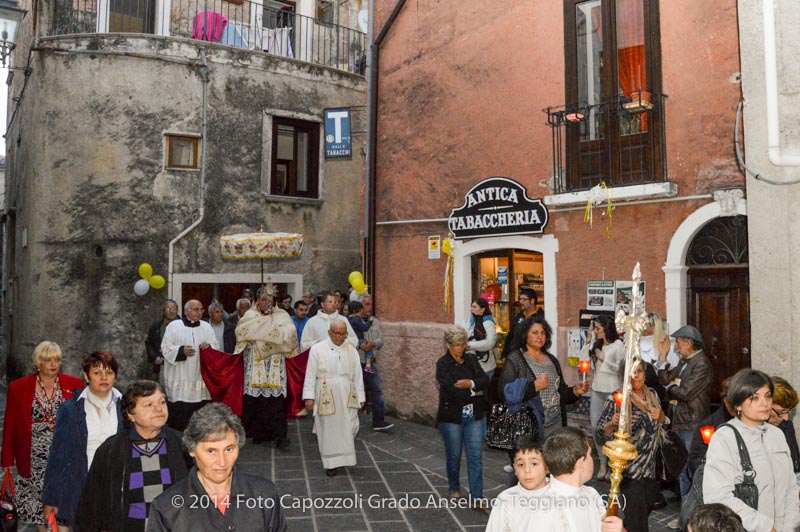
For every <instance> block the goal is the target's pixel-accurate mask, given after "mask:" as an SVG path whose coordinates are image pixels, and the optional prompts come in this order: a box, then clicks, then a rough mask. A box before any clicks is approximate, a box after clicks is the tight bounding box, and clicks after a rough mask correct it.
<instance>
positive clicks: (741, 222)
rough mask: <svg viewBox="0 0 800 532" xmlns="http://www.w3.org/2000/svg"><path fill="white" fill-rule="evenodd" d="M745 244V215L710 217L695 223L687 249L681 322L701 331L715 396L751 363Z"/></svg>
mask: <svg viewBox="0 0 800 532" xmlns="http://www.w3.org/2000/svg"><path fill="white" fill-rule="evenodd" d="M747 243H748V240H747V217H746V216H743V215H737V216H727V217H721V218H715V219H713V220H711V221H709V222H707V223H706V224H705V225H703V227H701V228H700V230H699V231H698V232H697V234H696V235H695V236H694V238H693V239H692V241H691V243H690V245H689V249H688V251H687V254H686V266H687V268H688V269H687V272H686V273H687V305H686V310H687V316H686V322H687V323H689V324H690V325H694V326H695V327H697V328H698V329H699V330H700V331H701V332H702V334H703V346H704V351H705V354H706V356H708V358H709V360H711V363H712V365H713V367H714V387H713V389H712V399H713V400H715V401H718V400H719V389H720V383H721V382H722V380H723V379H725V378H726V377H729V376H731V375H733V374H734V373H736V372H737V371H738V370H740V369H742V368H747V367H750V301H749V284H750V283H749V268H748V245H747Z"/></svg>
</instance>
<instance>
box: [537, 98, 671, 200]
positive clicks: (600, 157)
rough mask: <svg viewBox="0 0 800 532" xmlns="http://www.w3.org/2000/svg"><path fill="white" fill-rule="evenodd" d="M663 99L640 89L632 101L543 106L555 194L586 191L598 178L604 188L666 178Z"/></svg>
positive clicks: (617, 100)
mask: <svg viewBox="0 0 800 532" xmlns="http://www.w3.org/2000/svg"><path fill="white" fill-rule="evenodd" d="M665 98H666V95H663V94H653V95H650V94H649V93H646V92H644V91H642V92H641V93H637V94H636V95H635V96H634V97H633V98H630V99H628V98H617V99H613V100H609V101H605V102H601V103H597V104H593V105H566V106H561V107H555V108H553V107H548V108H547V109H545V110H544V111H545V112H546V113H547V123H548V125H549V126H550V128H551V132H552V150H553V176H554V177H555V182H554V184H553V193H555V194H559V193H563V192H575V191H579V190H588V189H590V188H592V187H593V186H595V185H597V184H599V183H600V182H601V181H604V182H605V183H606V184H607V185H608V186H628V185H639V184H644V183H656V182H661V181H666V179H667V171H666V150H665V136H664V101H665Z"/></svg>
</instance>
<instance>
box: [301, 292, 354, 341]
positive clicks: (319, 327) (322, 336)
mask: <svg viewBox="0 0 800 532" xmlns="http://www.w3.org/2000/svg"><path fill="white" fill-rule="evenodd" d="M336 308H337V307H336V296H334V295H333V294H331V293H330V292H326V293H324V294H322V308H321V309H320V311H319V312H317V313H316V315H315V316H314V317H312V318H310V319H309V320H308V322H306V326H305V327H303V336H302V337H301V338H300V350H301V351H305V350H306V349H308V348H309V347H311V346H312V345H314V344H316V343H317V342H323V341H325V340H327V339H328V330H329V329H330V327H331V323H333V322H335V321H338V322H341V323H343V324H344V325H345V327H347V343H349V344H350V345H352V346H353V347H358V336H356V332H355V331H354V330H353V326H352V325H350V322H349V321H347V318H345V317H344V316H342V315H341V314H339V311H338V310H336Z"/></svg>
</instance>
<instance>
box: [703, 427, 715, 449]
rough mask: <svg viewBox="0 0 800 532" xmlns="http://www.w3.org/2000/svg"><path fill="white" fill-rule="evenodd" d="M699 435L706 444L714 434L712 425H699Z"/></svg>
mask: <svg viewBox="0 0 800 532" xmlns="http://www.w3.org/2000/svg"><path fill="white" fill-rule="evenodd" d="M700 435H701V436H702V437H703V443H705V444H706V445H708V443H709V442H710V441H711V436H713V435H714V427H712V426H711V425H708V426H705V427H700Z"/></svg>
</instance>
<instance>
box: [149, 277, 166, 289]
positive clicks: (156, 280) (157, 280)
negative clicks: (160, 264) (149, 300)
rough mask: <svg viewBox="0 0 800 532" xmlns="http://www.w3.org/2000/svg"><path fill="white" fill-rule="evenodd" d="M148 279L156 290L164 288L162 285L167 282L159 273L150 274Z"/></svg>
mask: <svg viewBox="0 0 800 532" xmlns="http://www.w3.org/2000/svg"><path fill="white" fill-rule="evenodd" d="M149 281H150V286H151V287H152V288H154V289H156V290H161V289H162V288H164V285H165V284H167V281H166V280H165V279H164V278H163V277H161V276H160V275H153V276H151V277H150V279H149Z"/></svg>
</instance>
